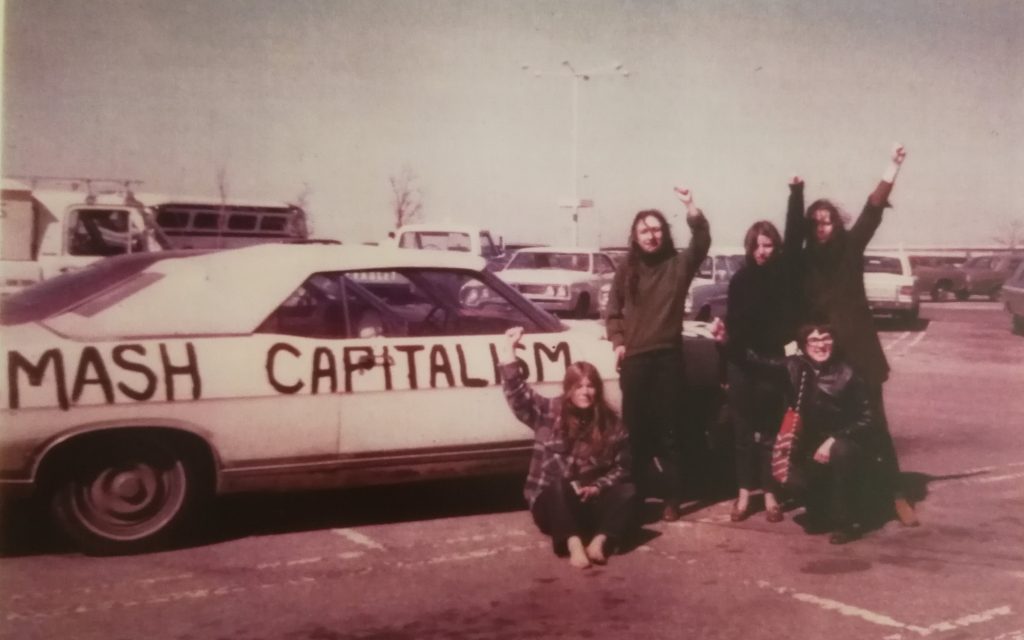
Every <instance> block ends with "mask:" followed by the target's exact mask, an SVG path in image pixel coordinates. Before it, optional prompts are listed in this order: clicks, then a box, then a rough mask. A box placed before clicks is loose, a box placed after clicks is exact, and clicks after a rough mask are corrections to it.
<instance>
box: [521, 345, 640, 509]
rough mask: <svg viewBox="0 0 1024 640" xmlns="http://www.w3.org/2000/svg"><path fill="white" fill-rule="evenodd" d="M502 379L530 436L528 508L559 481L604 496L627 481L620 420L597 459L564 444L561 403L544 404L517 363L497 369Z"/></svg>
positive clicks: (581, 447) (583, 448)
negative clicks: (576, 483) (611, 488)
mask: <svg viewBox="0 0 1024 640" xmlns="http://www.w3.org/2000/svg"><path fill="white" fill-rule="evenodd" d="M501 379H502V385H503V387H504V390H505V399H506V400H508V404H509V406H510V407H511V408H512V412H513V413H514V414H515V416H516V418H518V419H519V420H520V421H521V422H522V423H523V424H525V425H526V426H528V427H530V428H531V429H533V432H534V438H533V456H532V457H531V459H530V471H529V473H528V474H527V476H526V486H525V487H524V488H523V495H524V496H526V501H527V502H528V503H529V504H530V506H533V503H534V501H535V500H536V499H537V496H539V495H540V493H541V491H542V490H543V489H544V488H545V487H548V486H551V485H552V484H554V483H555V482H557V481H561V480H570V481H571V480H576V481H578V482H579V483H580V484H581V485H583V486H588V485H593V486H595V487H597V488H598V490H599V491H603V490H605V489H607V488H608V487H611V486H613V485H615V484H618V483H621V482H625V481H626V480H627V479H628V478H629V466H630V460H629V442H628V439H627V436H626V430H625V428H624V427H623V425H622V421H621V420H616V423H615V426H614V428H613V429H612V431H611V432H610V433H609V434H608V437H609V438H610V440H609V442H608V446H607V448H606V449H605V451H604V454H603V455H602V456H601V457H600V458H597V457H595V456H594V455H592V452H591V451H590V448H589V446H588V445H587V444H586V443H577V445H576V446H573V445H572V444H571V443H570V442H568V441H567V440H565V438H564V435H563V431H562V429H561V428H560V427H561V421H562V400H561V398H545V397H544V396H541V395H539V394H537V393H536V392H534V390H533V389H531V388H530V385H528V384H527V383H526V378H525V377H524V376H523V372H522V370H521V369H520V367H519V365H518V363H509V364H503V365H501Z"/></svg>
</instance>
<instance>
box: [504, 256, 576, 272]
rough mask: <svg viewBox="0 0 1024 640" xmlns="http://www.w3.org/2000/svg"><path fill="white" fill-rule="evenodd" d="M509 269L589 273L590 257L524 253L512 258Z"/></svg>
mask: <svg viewBox="0 0 1024 640" xmlns="http://www.w3.org/2000/svg"><path fill="white" fill-rule="evenodd" d="M507 268H508V269H568V270H569V271H589V270H590V256H588V255H587V254H585V253H556V252H546V251H522V252H520V253H518V254H516V257H514V258H512V262H510V263H509V264H508V267H507Z"/></svg>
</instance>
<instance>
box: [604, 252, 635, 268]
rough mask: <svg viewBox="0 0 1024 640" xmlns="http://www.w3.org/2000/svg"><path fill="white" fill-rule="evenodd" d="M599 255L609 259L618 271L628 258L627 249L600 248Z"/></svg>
mask: <svg viewBox="0 0 1024 640" xmlns="http://www.w3.org/2000/svg"><path fill="white" fill-rule="evenodd" d="M601 253H603V254H605V255H606V256H608V257H609V258H611V259H612V262H614V263H615V268H616V269H618V268H619V267H620V266H621V265H622V263H624V262H625V261H626V258H627V257H629V247H601Z"/></svg>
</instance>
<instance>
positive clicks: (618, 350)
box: [615, 344, 626, 371]
mask: <svg viewBox="0 0 1024 640" xmlns="http://www.w3.org/2000/svg"><path fill="white" fill-rule="evenodd" d="M625 357H626V345H623V344H620V345H619V346H617V347H615V370H616V371H618V370H619V369H621V368H622V359H623V358H625Z"/></svg>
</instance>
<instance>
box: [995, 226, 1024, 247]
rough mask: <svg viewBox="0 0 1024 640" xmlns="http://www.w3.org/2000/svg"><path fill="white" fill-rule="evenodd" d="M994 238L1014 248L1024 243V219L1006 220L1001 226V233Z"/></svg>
mask: <svg viewBox="0 0 1024 640" xmlns="http://www.w3.org/2000/svg"><path fill="white" fill-rule="evenodd" d="M992 240H994V241H995V242H998V243H999V244H1001V245H1004V246H1005V247H1006V248H1007V249H1010V250H1013V249H1016V248H1017V247H1019V246H1020V245H1022V244H1024V220H1021V219H1019V218H1018V219H1016V220H1010V221H1009V222H1006V223H1004V224H1003V226H1001V227H1000V228H999V234H998V235H995V236H992Z"/></svg>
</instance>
